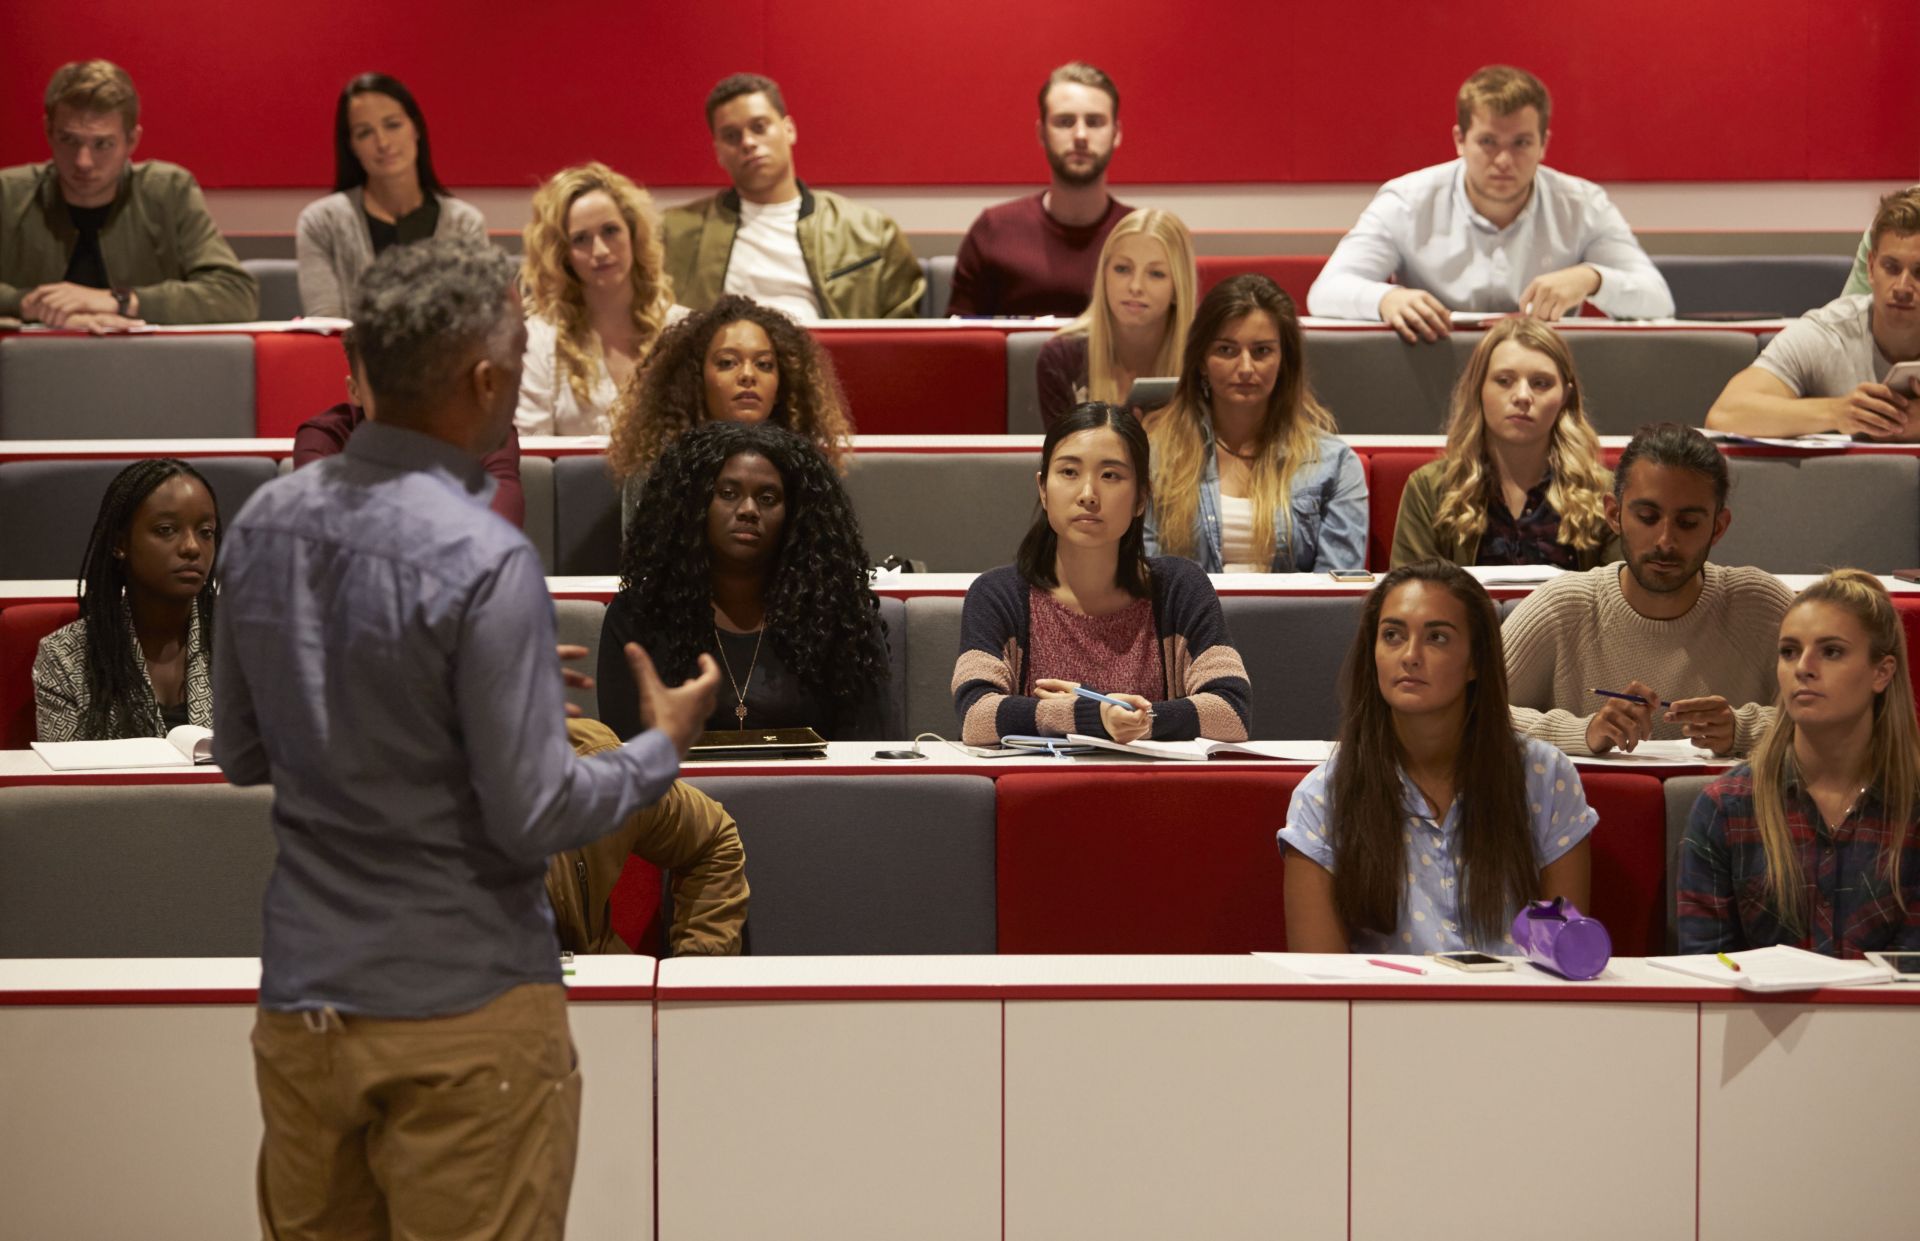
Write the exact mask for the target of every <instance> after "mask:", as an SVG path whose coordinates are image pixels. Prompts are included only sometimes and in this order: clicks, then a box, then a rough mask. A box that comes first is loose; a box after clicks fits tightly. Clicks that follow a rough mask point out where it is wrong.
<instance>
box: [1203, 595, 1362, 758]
mask: <svg viewBox="0 0 1920 1241" xmlns="http://www.w3.org/2000/svg"><path fill="white" fill-rule="evenodd" d="M1364 603H1365V598H1364V596H1361V595H1348V596H1340V597H1332V598H1320V599H1300V598H1293V599H1283V598H1274V597H1262V596H1259V595H1238V596H1228V597H1227V598H1224V599H1222V600H1221V601H1220V607H1221V611H1222V613H1223V614H1224V615H1225V616H1226V621H1227V632H1228V634H1229V635H1230V636H1231V638H1232V640H1233V646H1234V649H1235V650H1237V651H1239V652H1240V658H1241V660H1242V662H1244V663H1245V664H1246V666H1247V679H1248V680H1249V681H1250V682H1251V683H1252V685H1253V721H1252V723H1253V726H1252V729H1251V735H1252V736H1255V737H1265V738H1278V739H1281V740H1287V741H1300V740H1307V739H1319V740H1332V739H1333V738H1334V737H1335V736H1336V735H1337V734H1338V733H1339V731H1340V665H1341V662H1342V661H1343V660H1345V659H1346V655H1347V648H1348V647H1349V646H1351V645H1352V643H1353V630H1354V627H1355V626H1356V625H1358V624H1359V623H1360V609H1361V606H1362V605H1363V604H1364Z"/></svg>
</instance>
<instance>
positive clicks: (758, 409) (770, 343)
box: [607, 295, 853, 525]
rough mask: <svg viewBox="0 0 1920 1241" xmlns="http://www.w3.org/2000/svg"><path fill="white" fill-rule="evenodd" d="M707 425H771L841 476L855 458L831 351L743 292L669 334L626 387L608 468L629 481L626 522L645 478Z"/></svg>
mask: <svg viewBox="0 0 1920 1241" xmlns="http://www.w3.org/2000/svg"><path fill="white" fill-rule="evenodd" d="M702 422H771V423H772V424H773V425H775V426H777V427H785V428H787V429H788V430H789V431H793V432H796V433H798V434H799V435H800V436H801V437H803V438H805V439H807V440H809V441H811V442H812V444H813V446H814V447H815V448H818V449H819V450H820V451H821V452H822V453H824V454H826V457H827V460H829V461H831V462H832V463H833V464H834V466H835V467H836V468H838V469H841V470H845V469H846V457H847V454H848V453H850V452H852V451H853V419H852V417H851V416H850V415H849V414H848V413H847V398H846V396H845V395H844V394H842V393H841V391H840V381H839V380H838V379H836V378H835V377H834V373H833V362H832V361H831V360H830V359H829V358H828V357H827V351H826V350H824V349H822V348H821V347H820V346H819V344H817V343H816V342H815V341H814V339H813V336H812V335H811V334H810V333H809V332H808V331H807V330H806V329H805V328H803V327H801V326H800V325H799V324H797V323H795V322H794V321H793V320H792V319H789V318H787V316H785V315H783V314H781V313H780V312H779V311H777V310H773V309H771V308H769V307H766V306H762V305H759V304H758V303H756V302H754V301H753V300H751V299H750V298H745V297H739V296H735V295H729V296H726V297H723V298H721V299H720V300H719V301H717V302H715V303H714V304H713V305H712V306H711V307H709V308H708V309H706V310H703V311H701V312H700V313H699V314H695V315H689V316H688V317H687V318H685V319H682V320H681V321H680V322H679V323H677V324H675V325H674V326H672V327H669V328H668V329H667V330H666V331H665V332H663V333H661V336H660V340H659V343H657V344H656V345H654V347H653V354H652V356H651V357H649V358H648V359H647V362H646V365H645V366H644V367H643V368H642V369H640V370H639V371H636V372H635V373H634V375H633V377H632V378H631V379H629V380H628V381H627V383H626V386H625V387H624V388H622V389H621V392H620V399H619V400H618V401H616V402H615V403H614V406H613V440H612V443H610V444H609V445H608V447H607V466H608V468H609V469H611V470H612V471H613V476H614V477H615V478H617V479H621V480H623V481H625V482H626V484H627V491H626V500H625V503H624V504H623V515H624V514H626V513H631V511H632V507H633V505H634V504H636V503H638V495H637V492H638V482H637V480H642V479H644V478H645V477H646V475H647V472H648V471H649V470H650V469H652V468H653V463H654V462H655V461H657V460H659V459H660V454H661V453H663V452H665V451H666V448H667V445H669V444H671V443H673V442H674V441H675V440H676V439H678V438H680V436H682V435H684V434H685V433H686V431H687V428H689V427H692V426H694V425H696V424H698V423H702ZM623 525H624V523H623Z"/></svg>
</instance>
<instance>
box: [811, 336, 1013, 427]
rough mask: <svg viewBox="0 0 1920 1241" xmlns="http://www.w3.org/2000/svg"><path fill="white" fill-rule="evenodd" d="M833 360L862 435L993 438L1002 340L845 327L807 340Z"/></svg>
mask: <svg viewBox="0 0 1920 1241" xmlns="http://www.w3.org/2000/svg"><path fill="white" fill-rule="evenodd" d="M814 338H815V339H816V340H818V341H819V342H820V343H821V344H822V345H824V346H826V350H827V352H828V353H829V354H831V355H832V356H833V365H834V369H835V370H836V371H838V372H839V375H840V385H841V387H843V388H845V389H846V392H847V403H848V405H849V406H850V407H851V408H852V410H853V420H854V424H855V425H856V426H857V427H858V428H859V429H860V432H861V433H862V434H864V435H999V434H1002V433H1004V432H1005V431H1006V429H1007V342H1006V337H1005V336H1004V335H1003V334H1002V333H1000V332H997V331H985V330H982V329H979V328H971V329H969V328H955V329H951V330H949V329H945V328H928V329H922V330H914V329H911V328H865V329H863V328H845V329H830V330H826V331H822V332H818V333H816V334H815V337H814Z"/></svg>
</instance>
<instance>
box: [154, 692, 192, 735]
mask: <svg viewBox="0 0 1920 1241" xmlns="http://www.w3.org/2000/svg"><path fill="white" fill-rule="evenodd" d="M160 722H161V723H162V724H164V725H166V728H167V731H168V732H172V731H173V730H174V729H176V728H178V727H180V726H181V725H182V724H191V723H193V708H192V707H191V706H189V705H188V703H187V700H186V699H184V698H182V699H181V700H180V701H179V702H176V703H174V704H173V705H172V706H167V705H166V704H165V703H162V704H161V706H160Z"/></svg>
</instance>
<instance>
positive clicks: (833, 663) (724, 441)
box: [620, 422, 888, 707]
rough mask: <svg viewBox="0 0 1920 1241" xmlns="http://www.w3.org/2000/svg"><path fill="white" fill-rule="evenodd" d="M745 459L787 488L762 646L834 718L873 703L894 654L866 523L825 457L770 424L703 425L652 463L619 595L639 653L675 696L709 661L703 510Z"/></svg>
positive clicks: (630, 533)
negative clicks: (727, 469)
mask: <svg viewBox="0 0 1920 1241" xmlns="http://www.w3.org/2000/svg"><path fill="white" fill-rule="evenodd" d="M741 453H757V454H758V455H760V456H762V457H765V458H766V459H767V460H768V461H769V462H771V463H772V464H773V467H774V468H775V469H776V470H778V471H779V472H780V481H781V483H782V484H783V485H784V487H785V488H786V520H785V522H784V523H783V524H782V526H781V531H780V541H779V544H778V546H777V547H776V548H775V549H774V560H773V565H772V568H771V570H770V571H769V573H768V576H767V584H766V592H765V594H764V596H763V598H762V605H763V607H764V609H765V616H766V626H767V629H766V635H767V636H766V640H767V643H768V644H769V645H770V646H772V648H773V649H774V651H775V652H776V653H777V654H778V655H779V656H780V658H781V659H782V660H783V661H784V662H785V663H786V665H787V667H788V668H790V669H792V670H793V674H794V676H795V678H796V679H798V680H799V682H800V683H801V684H802V685H804V686H806V687H807V688H808V689H809V690H811V691H813V692H814V693H820V694H825V695H826V696H827V697H828V698H830V699H831V700H832V701H833V702H834V703H835V704H836V706H840V707H854V706H857V705H858V704H860V703H864V702H868V701H870V700H871V699H872V698H873V696H874V693H875V691H876V690H877V688H878V687H879V686H881V685H883V684H885V683H886V680H887V677H888V669H887V645H886V639H885V633H886V629H885V625H884V623H883V622H882V621H881V620H880V601H879V600H878V599H876V598H875V597H874V594H873V591H872V590H871V589H870V587H869V583H868V575H869V573H870V572H871V570H872V563H871V562H870V561H869V560H868V559H867V552H866V546H865V544H863V543H862V542H861V539H860V522H859V519H858V518H856V517H855V516H854V513H853V504H852V502H851V501H850V500H848V498H847V493H846V490H845V488H843V487H842V486H841V485H840V477H839V475H838V474H836V473H835V472H834V469H833V467H832V466H831V465H829V464H828V463H827V459H826V458H825V457H824V456H822V455H821V454H820V450H819V449H817V448H815V447H814V446H813V445H812V444H810V443H808V442H807V441H806V440H805V439H803V438H801V437H800V436H798V435H795V434H794V433H793V432H791V431H789V430H786V429H785V428H784V427H776V426H773V425H771V424H770V423H765V422H757V423H743V422H704V423H701V424H700V425H699V426H696V427H694V428H692V429H691V430H689V431H688V432H687V433H686V434H685V435H682V436H681V437H680V438H679V439H677V440H675V441H674V442H673V444H672V445H670V446H669V447H668V448H667V450H666V451H665V452H664V453H662V454H661V455H660V459H659V460H658V461H657V462H655V463H654V467H653V471H652V473H650V474H649V475H648V476H647V482H646V489H645V490H644V491H643V492H642V493H641V496H640V504H639V507H638V508H636V509H635V510H634V514H633V523H632V524H631V525H630V526H628V528H627V537H626V545H625V547H624V549H623V550H622V552H621V560H620V592H621V594H622V595H623V596H624V597H625V598H626V599H627V600H628V602H629V603H630V604H631V606H632V613H631V615H632V616H633V618H634V621H635V622H636V629H637V631H638V633H639V635H640V638H639V641H640V642H641V644H642V645H643V646H645V647H646V649H647V652H648V654H649V655H651V656H652V657H653V662H654V664H655V666H656V667H658V668H659V670H660V675H661V677H662V678H664V679H665V680H666V681H667V682H668V683H669V684H672V683H674V682H675V681H677V680H681V679H684V678H686V677H689V676H692V675H693V674H694V673H695V672H696V671H697V666H698V661H699V657H700V654H701V652H703V651H710V649H711V648H710V647H709V646H708V644H707V641H706V639H707V636H708V635H709V634H710V633H711V632H712V631H713V583H712V556H711V552H710V550H709V548H708V546H707V508H708V504H709V503H710V501H711V500H712V498H713V484H714V480H715V479H716V478H717V477H719V474H720V470H721V468H722V467H723V466H725V465H726V463H727V462H728V461H729V460H731V459H732V458H734V457H736V456H739V455H740V454H741Z"/></svg>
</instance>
